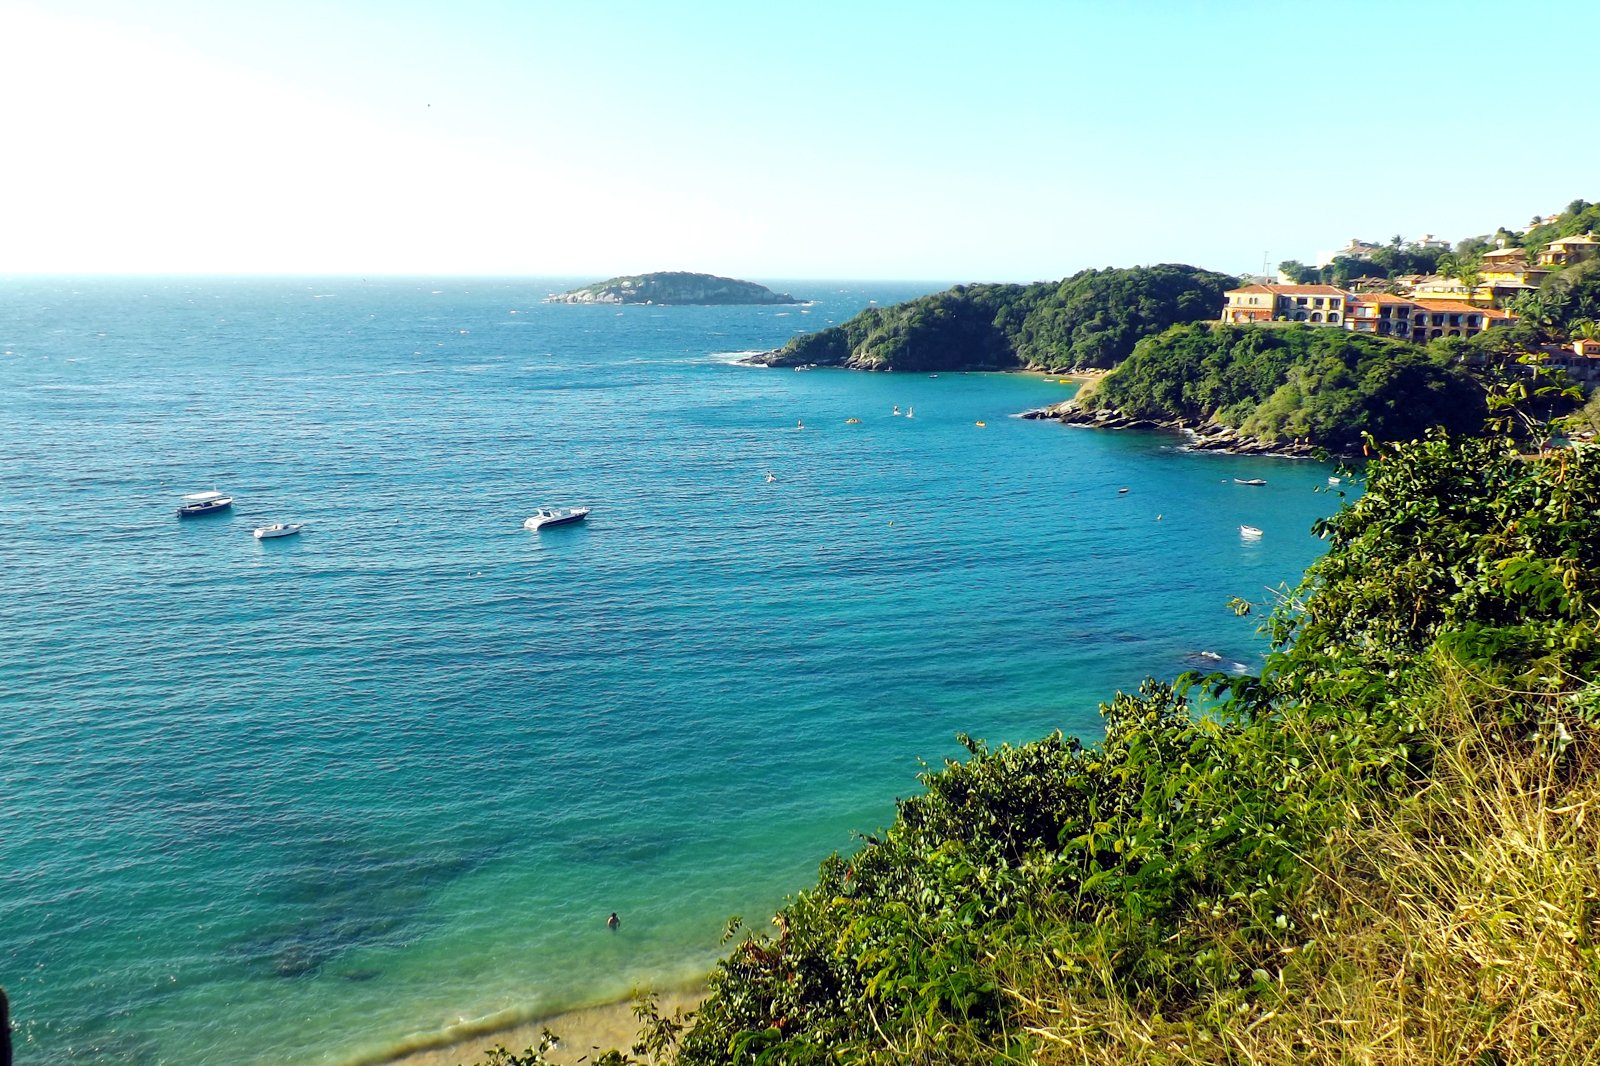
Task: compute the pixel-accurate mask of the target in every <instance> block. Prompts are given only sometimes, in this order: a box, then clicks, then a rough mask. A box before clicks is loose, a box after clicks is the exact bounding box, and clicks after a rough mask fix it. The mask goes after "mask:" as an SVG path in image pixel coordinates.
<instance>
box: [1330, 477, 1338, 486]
mask: <svg viewBox="0 0 1600 1066" xmlns="http://www.w3.org/2000/svg"><path fill="white" fill-rule="evenodd" d="M1338 483H1339V479H1338V478H1336V477H1330V478H1329V479H1328V484H1330V485H1337V484H1338Z"/></svg>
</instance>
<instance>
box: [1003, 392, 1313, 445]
mask: <svg viewBox="0 0 1600 1066" xmlns="http://www.w3.org/2000/svg"><path fill="white" fill-rule="evenodd" d="M1022 417H1023V418H1033V419H1048V420H1050V421H1055V422H1060V423H1062V424H1063V425H1068V426H1086V427H1088V428H1090V429H1117V430H1122V429H1144V430H1158V431H1163V432H1168V433H1179V434H1182V435H1183V437H1184V438H1185V440H1186V443H1185V447H1187V448H1191V449H1193V450H1194V451H1200V452H1222V453H1225V454H1228V455H1271V456H1277V457H1280V458H1284V459H1317V458H1323V457H1326V456H1329V455H1331V454H1332V453H1330V452H1329V451H1328V450H1327V449H1326V448H1322V447H1319V446H1317V445H1314V444H1310V443H1308V442H1306V441H1288V442H1285V441H1265V440H1261V439H1260V438H1259V437H1251V436H1247V435H1245V434H1243V433H1240V432H1239V431H1238V430H1236V429H1232V428H1230V427H1228V426H1224V425H1221V424H1219V423H1217V422H1201V421H1198V420H1195V419H1189V418H1161V419H1154V418H1134V417H1131V416H1129V415H1125V414H1122V413H1120V412H1118V411H1114V410H1111V409H1110V408H1087V407H1084V406H1083V405H1082V404H1080V403H1079V402H1078V401H1077V400H1076V399H1072V400H1065V401H1063V402H1061V403H1057V404H1051V405H1050V406H1049V407H1041V408H1039V409H1038V410H1034V411H1024V412H1023V413H1022Z"/></svg>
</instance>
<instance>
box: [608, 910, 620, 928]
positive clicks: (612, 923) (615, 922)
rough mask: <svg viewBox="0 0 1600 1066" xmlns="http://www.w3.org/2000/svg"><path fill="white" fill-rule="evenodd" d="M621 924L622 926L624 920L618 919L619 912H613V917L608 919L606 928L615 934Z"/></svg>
mask: <svg viewBox="0 0 1600 1066" xmlns="http://www.w3.org/2000/svg"><path fill="white" fill-rule="evenodd" d="M621 924H622V919H621V918H618V917H617V912H616V911H612V912H611V917H609V918H607V919H606V928H607V929H610V930H611V931H612V932H613V933H614V932H616V931H617V926H619V925H621Z"/></svg>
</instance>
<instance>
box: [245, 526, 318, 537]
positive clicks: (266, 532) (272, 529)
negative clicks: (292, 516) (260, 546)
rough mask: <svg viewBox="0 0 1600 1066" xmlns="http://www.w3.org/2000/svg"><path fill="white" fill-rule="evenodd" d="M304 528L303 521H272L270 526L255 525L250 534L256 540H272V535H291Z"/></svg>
mask: <svg viewBox="0 0 1600 1066" xmlns="http://www.w3.org/2000/svg"><path fill="white" fill-rule="evenodd" d="M304 528H306V526H305V523H304V522H274V523H272V525H270V526H257V527H256V528H255V530H254V531H253V532H252V534H251V536H253V537H255V538H256V539H257V540H272V539H273V538H274V537H292V536H294V535H295V534H296V533H298V532H300V531H301V530H302V529H304Z"/></svg>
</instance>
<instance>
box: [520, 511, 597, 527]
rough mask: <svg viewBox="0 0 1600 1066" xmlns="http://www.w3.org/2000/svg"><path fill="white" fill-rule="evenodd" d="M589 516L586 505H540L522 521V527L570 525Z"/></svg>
mask: <svg viewBox="0 0 1600 1066" xmlns="http://www.w3.org/2000/svg"><path fill="white" fill-rule="evenodd" d="M588 517H589V508H587V507H567V508H559V507H541V508H539V509H538V510H537V511H535V512H534V514H533V517H531V518H529V519H528V520H527V521H526V522H524V523H522V528H523V529H548V528H549V527H551V526H570V525H572V524H573V523H574V522H582V521H583V520H584V519H585V518H588Z"/></svg>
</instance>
